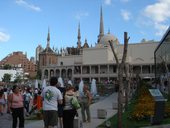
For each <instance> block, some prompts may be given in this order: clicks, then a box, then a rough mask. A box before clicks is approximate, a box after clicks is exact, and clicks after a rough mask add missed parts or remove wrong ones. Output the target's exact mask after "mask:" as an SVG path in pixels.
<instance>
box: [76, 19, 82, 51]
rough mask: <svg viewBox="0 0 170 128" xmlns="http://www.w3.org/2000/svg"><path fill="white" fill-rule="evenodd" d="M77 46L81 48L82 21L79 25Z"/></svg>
mask: <svg viewBox="0 0 170 128" xmlns="http://www.w3.org/2000/svg"><path fill="white" fill-rule="evenodd" d="M77 39H78V41H77V47H78V48H81V33H80V22H79V26H78V36H77Z"/></svg>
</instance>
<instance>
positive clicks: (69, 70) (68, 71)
mask: <svg viewBox="0 0 170 128" xmlns="http://www.w3.org/2000/svg"><path fill="white" fill-rule="evenodd" d="M72 72H73V71H72V69H70V68H69V69H68V70H67V77H68V78H69V79H71V78H72Z"/></svg>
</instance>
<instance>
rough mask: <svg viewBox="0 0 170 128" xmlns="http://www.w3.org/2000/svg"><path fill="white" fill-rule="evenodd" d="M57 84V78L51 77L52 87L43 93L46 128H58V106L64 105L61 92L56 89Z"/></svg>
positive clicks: (45, 89)
mask: <svg viewBox="0 0 170 128" xmlns="http://www.w3.org/2000/svg"><path fill="white" fill-rule="evenodd" d="M57 83H58V79H57V77H51V79H50V86H47V87H46V88H44V89H43V92H42V98H43V118H44V128H54V127H55V126H56V127H57V123H58V113H57V111H58V104H62V100H63V97H62V94H61V92H60V90H59V89H57V88H56V85H57Z"/></svg>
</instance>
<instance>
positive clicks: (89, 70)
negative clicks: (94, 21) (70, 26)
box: [39, 8, 158, 82]
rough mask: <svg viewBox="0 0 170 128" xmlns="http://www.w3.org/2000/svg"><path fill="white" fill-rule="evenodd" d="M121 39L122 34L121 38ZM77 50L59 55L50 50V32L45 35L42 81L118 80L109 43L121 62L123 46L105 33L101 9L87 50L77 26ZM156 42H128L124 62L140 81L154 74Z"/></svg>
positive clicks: (65, 50) (109, 34)
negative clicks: (95, 35) (53, 78)
mask: <svg viewBox="0 0 170 128" xmlns="http://www.w3.org/2000/svg"><path fill="white" fill-rule="evenodd" d="M122 36H123V35H122ZM77 39H78V41H77V47H67V48H65V49H61V50H60V51H58V52H55V51H53V50H52V49H51V48H50V43H49V42H50V33H49V32H48V36H47V46H46V49H45V50H44V51H43V52H41V53H40V54H39V57H40V58H39V59H40V60H39V68H40V69H41V71H42V79H44V78H46V79H49V78H50V77H51V76H56V77H62V78H63V79H64V80H68V79H72V80H73V81H74V82H77V81H80V80H81V79H83V80H84V81H88V82H91V80H92V79H93V78H95V79H96V81H97V82H105V81H110V80H112V81H113V80H115V79H117V66H116V61H115V58H114V55H113V53H112V50H111V48H110V46H109V43H108V41H112V43H113V46H114V49H115V52H116V53H117V55H118V59H119V61H121V58H122V54H123V47H124V45H123V44H120V43H119V41H118V39H117V38H116V37H115V36H114V35H112V34H111V33H110V31H108V33H107V34H105V33H104V22H103V14H102V8H101V12H100V26H99V35H98V39H97V43H96V44H95V46H94V47H92V46H91V47H89V44H88V42H87V39H85V42H84V44H82V43H81V33H80V24H79V26H78V36H77ZM157 46H158V42H155V41H146V40H143V41H142V42H140V43H129V45H128V53H127V60H126V62H127V63H128V65H129V72H130V73H131V74H132V75H133V76H132V77H133V78H135V77H136V75H139V76H140V77H141V78H142V79H150V80H151V79H153V78H154V77H155V75H154V67H155V66H154V50H155V48H156V47H157Z"/></svg>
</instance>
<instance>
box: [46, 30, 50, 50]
mask: <svg viewBox="0 0 170 128" xmlns="http://www.w3.org/2000/svg"><path fill="white" fill-rule="evenodd" d="M47 47H50V28H49V27H48V36H47Z"/></svg>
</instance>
